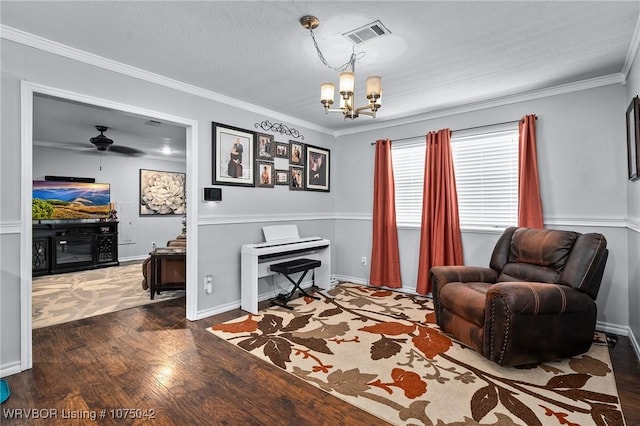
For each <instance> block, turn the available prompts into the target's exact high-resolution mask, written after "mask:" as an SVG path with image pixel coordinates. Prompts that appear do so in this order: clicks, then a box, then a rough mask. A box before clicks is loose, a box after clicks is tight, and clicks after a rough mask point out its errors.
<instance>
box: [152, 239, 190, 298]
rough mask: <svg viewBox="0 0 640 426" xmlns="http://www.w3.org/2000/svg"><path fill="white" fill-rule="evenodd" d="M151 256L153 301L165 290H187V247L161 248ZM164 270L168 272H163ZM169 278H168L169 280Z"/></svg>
mask: <svg viewBox="0 0 640 426" xmlns="http://www.w3.org/2000/svg"><path fill="white" fill-rule="evenodd" d="M149 254H150V255H151V277H150V280H149V293H150V296H151V299H153V298H154V297H155V295H156V292H157V293H158V294H160V292H161V291H163V290H184V289H186V282H185V281H184V279H185V270H186V261H187V249H186V248H185V247H159V248H157V249H155V250H154V251H152V252H151V253H149ZM163 268H166V270H164V271H163ZM167 277H168V278H167Z"/></svg>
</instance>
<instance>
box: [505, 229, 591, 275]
mask: <svg viewBox="0 0 640 426" xmlns="http://www.w3.org/2000/svg"><path fill="white" fill-rule="evenodd" d="M579 236H580V234H578V233H577V232H571V231H557V230H553V229H530V228H521V229H518V230H516V231H515V232H514V233H513V238H512V239H511V248H510V253H509V262H510V263H528V264H532V265H538V266H544V267H547V268H551V269H553V270H555V271H557V272H560V271H562V269H563V268H564V264H565V263H566V261H567V258H568V257H569V253H570V252H571V249H572V248H573V245H574V244H575V242H576V240H577V239H578V237H579Z"/></svg>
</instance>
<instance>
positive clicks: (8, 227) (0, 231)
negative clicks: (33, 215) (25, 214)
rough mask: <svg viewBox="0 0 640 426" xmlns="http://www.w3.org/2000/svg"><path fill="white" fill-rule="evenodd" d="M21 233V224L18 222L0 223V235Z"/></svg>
mask: <svg viewBox="0 0 640 426" xmlns="http://www.w3.org/2000/svg"><path fill="white" fill-rule="evenodd" d="M20 232H22V223H21V222H20V221H19V220H15V221H11V222H0V235H9V234H19V233H20Z"/></svg>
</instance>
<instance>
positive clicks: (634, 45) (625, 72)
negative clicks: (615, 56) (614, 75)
mask: <svg viewBox="0 0 640 426" xmlns="http://www.w3.org/2000/svg"><path fill="white" fill-rule="evenodd" d="M639 45H640V15H638V19H636V27H635V29H634V30H633V37H631V43H629V50H627V56H626V58H625V59H624V65H623V66H622V76H623V77H624V81H625V82H626V81H627V78H629V71H631V66H632V65H633V60H634V59H635V57H636V54H637V53H638V46H639Z"/></svg>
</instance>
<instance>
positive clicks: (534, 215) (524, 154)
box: [518, 114, 544, 228]
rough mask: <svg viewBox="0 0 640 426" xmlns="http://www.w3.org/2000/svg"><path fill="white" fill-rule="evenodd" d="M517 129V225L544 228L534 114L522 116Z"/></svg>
mask: <svg viewBox="0 0 640 426" xmlns="http://www.w3.org/2000/svg"><path fill="white" fill-rule="evenodd" d="M519 129H520V135H519V143H520V145H519V149H520V154H519V166H518V226H525V227H529V228H544V221H543V219H542V201H541V200H540V183H539V180H538V156H537V154H536V116H535V114H532V115H525V116H524V117H522V120H520V126H519Z"/></svg>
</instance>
